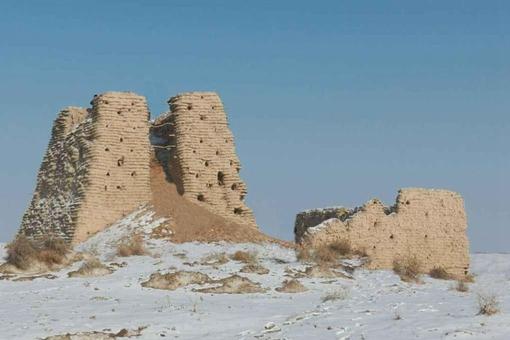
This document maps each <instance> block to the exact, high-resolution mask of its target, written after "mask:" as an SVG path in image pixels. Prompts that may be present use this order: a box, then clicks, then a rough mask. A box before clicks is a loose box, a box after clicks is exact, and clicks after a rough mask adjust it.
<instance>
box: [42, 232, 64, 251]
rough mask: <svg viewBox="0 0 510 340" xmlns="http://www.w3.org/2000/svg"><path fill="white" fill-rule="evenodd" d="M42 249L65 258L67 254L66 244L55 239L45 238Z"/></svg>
mask: <svg viewBox="0 0 510 340" xmlns="http://www.w3.org/2000/svg"><path fill="white" fill-rule="evenodd" d="M42 244H43V249H46V250H49V251H52V252H54V253H56V254H58V255H60V256H65V255H66V254H67V253H68V252H69V246H68V245H67V243H66V242H65V241H64V240H63V239H61V238H57V237H51V236H50V237H46V238H45V239H44V240H43V243H42Z"/></svg>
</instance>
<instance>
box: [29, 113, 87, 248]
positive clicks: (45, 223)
mask: <svg viewBox="0 0 510 340" xmlns="http://www.w3.org/2000/svg"><path fill="white" fill-rule="evenodd" d="M92 136H93V129H92V119H91V118H90V116H89V112H88V111H87V110H86V109H83V108H76V107H69V108H66V109H64V110H62V111H61V112H60V113H59V114H58V116H57V118H56V119H55V121H54V123H53V128H52V133H51V139H50V142H49V145H48V148H47V150H46V154H45V155H44V158H43V161H42V163H41V167H40V169H39V173H38V176H37V185H36V189H35V192H34V195H33V197H32V201H31V202H30V204H29V206H28V208H27V210H26V212H25V214H24V215H23V218H22V221H21V227H20V233H21V234H24V235H26V236H29V237H32V238H34V239H39V238H41V237H42V236H44V235H48V234H51V235H55V236H58V237H62V238H65V239H66V240H69V241H70V240H71V239H72V237H73V233H74V227H75V225H76V221H77V214H78V211H79V208H80V205H81V203H82V200H83V197H84V194H85V187H86V183H87V178H88V162H89V160H90V150H89V148H90V141H91V140H92Z"/></svg>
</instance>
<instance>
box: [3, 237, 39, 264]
mask: <svg viewBox="0 0 510 340" xmlns="http://www.w3.org/2000/svg"><path fill="white" fill-rule="evenodd" d="M37 254H38V251H37V249H36V248H35V247H34V245H33V243H32V242H31V241H30V240H29V239H27V238H26V237H25V236H18V237H16V239H15V240H14V241H12V242H11V243H9V244H8V245H7V258H6V261H7V263H9V264H12V265H13V266H15V267H17V268H19V269H28V268H29V267H30V266H31V265H32V263H33V262H34V259H36V258H37Z"/></svg>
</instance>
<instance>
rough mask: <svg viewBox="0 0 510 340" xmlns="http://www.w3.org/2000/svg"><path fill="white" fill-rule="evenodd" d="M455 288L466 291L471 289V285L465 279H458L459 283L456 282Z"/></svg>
mask: <svg viewBox="0 0 510 340" xmlns="http://www.w3.org/2000/svg"><path fill="white" fill-rule="evenodd" d="M455 290H456V291H458V292H462V293H465V292H467V291H469V286H468V285H467V283H466V282H464V281H457V283H456V284H455Z"/></svg>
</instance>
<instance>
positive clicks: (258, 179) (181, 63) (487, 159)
mask: <svg viewBox="0 0 510 340" xmlns="http://www.w3.org/2000/svg"><path fill="white" fill-rule="evenodd" d="M509 18H510V2H508V1H446V0H438V1H408V0H406V1H359V0H358V1H339V0H337V1H297V0H293V1H260V0H258V1H235V0H232V1H214V0H208V1H191V0H187V1H150V0H149V1H147V0H146V1H141V0H140V1H128V0H123V1H120V0H119V1H22V0H16V1H9V0H3V1H2V2H1V3H0V155H1V161H0V240H1V241H7V240H9V239H10V238H12V237H13V235H14V233H15V231H16V229H17V227H18V224H19V221H20V218H21V215H22V213H23V211H24V209H25V208H26V206H27V204H28V202H29V200H30V198H31V195H32V191H33V189H34V185H35V177H36V173H37V170H38V167H39V164H40V161H41V159H42V157H43V154H44V151H45V149H46V146H47V143H48V139H49V135H50V129H51V125H52V121H53V119H54V117H55V115H56V114H57V112H58V111H59V109H61V108H62V107H64V106H67V105H75V106H88V105H89V101H90V99H91V98H92V96H93V95H94V94H95V93H99V92H103V91H108V90H118V91H122V90H132V91H135V92H137V93H139V94H143V95H145V96H147V98H148V100H149V103H150V107H151V111H152V114H153V116H154V115H157V114H159V113H161V112H163V111H165V110H166V109H167V107H166V99H167V98H168V97H170V96H172V95H175V94H176V93H178V92H182V91H191V90H212V91H218V92H219V93H220V95H221V96H222V99H223V100H224V102H225V106H226V108H227V110H228V114H229V118H230V123H231V128H232V130H233V132H234V134H235V136H236V144H237V149H238V152H239V156H240V158H241V162H242V164H243V170H242V172H241V174H242V176H243V178H244V179H245V180H246V182H247V184H248V189H249V193H248V197H247V199H248V204H249V205H250V206H251V207H252V208H253V209H254V211H255V213H256V217H257V220H258V222H259V224H260V225H261V227H262V229H263V230H264V231H266V232H267V233H269V234H271V235H275V236H278V237H282V238H287V239H290V238H292V228H293V223H294V216H295V214H296V212H298V211H300V210H302V209H305V208H311V207H322V206H329V205H344V206H349V207H353V206H356V205H360V204H362V203H364V202H365V201H367V200H368V199H370V198H372V197H379V198H381V199H382V200H383V201H384V202H385V203H387V204H393V202H394V198H395V195H396V193H397V190H398V189H399V188H401V187H408V186H419V187H435V188H447V189H451V190H455V191H458V192H460V193H461V194H462V195H463V196H464V198H465V203H466V208H467V213H468V218H469V236H470V239H471V242H472V249H473V250H474V251H510V204H509V203H510V199H509V195H510V180H509V174H510V152H509V146H510V37H509V33H510V24H509Z"/></svg>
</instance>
